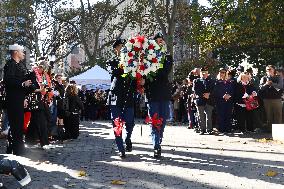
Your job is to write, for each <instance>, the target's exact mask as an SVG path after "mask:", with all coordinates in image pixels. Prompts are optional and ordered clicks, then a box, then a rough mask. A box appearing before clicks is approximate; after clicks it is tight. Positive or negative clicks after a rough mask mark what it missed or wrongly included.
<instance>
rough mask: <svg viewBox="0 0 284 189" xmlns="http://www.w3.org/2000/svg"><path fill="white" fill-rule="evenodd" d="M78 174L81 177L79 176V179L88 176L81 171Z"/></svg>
mask: <svg viewBox="0 0 284 189" xmlns="http://www.w3.org/2000/svg"><path fill="white" fill-rule="evenodd" d="M78 174H79V175H78V176H79V177H85V176H87V174H86V172H85V171H80V172H79V173H78Z"/></svg>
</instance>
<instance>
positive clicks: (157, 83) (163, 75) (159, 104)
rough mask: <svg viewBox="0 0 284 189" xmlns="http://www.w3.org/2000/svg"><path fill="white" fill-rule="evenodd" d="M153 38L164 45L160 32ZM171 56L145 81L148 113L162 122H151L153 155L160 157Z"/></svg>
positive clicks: (169, 96)
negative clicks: (158, 124) (154, 74)
mask: <svg viewBox="0 0 284 189" xmlns="http://www.w3.org/2000/svg"><path fill="white" fill-rule="evenodd" d="M154 40H156V42H157V43H158V44H159V45H164V43H165V41H164V37H163V35H162V34H161V33H158V34H156V35H155V37H154ZM172 66H173V58H172V56H171V55H166V56H165V61H164V62H163V68H162V69H159V70H158V71H157V73H156V76H155V77H154V79H153V81H150V80H149V79H147V80H146V82H145V89H146V100H147V101H148V114H149V116H150V117H151V118H152V119H153V117H155V115H157V119H160V120H161V119H162V124H161V125H160V126H158V127H156V126H155V125H153V124H152V132H151V134H152V143H153V147H154V157H155V158H160V157H161V143H162V138H163V133H164V128H165V126H166V120H167V118H168V116H169V103H170V100H171V84H170V83H169V79H168V77H169V74H170V72H171V70H172Z"/></svg>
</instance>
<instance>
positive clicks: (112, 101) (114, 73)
mask: <svg viewBox="0 0 284 189" xmlns="http://www.w3.org/2000/svg"><path fill="white" fill-rule="evenodd" d="M124 44H125V40H123V39H117V40H116V41H115V43H114V44H113V48H114V51H115V55H114V57H113V58H111V59H109V60H108V61H107V68H108V71H109V72H110V74H111V87H110V91H109V94H108V102H107V104H108V105H109V106H110V111H111V119H112V123H113V127H114V128H115V127H117V125H116V124H115V122H116V120H117V118H120V119H122V120H123V121H124V122H125V127H126V128H125V129H126V139H125V143H126V148H124V146H123V139H122V134H120V135H117V134H116V133H115V142H116V145H117V148H118V151H119V153H120V154H119V156H120V157H121V158H125V157H126V156H125V151H128V152H131V151H132V142H131V134H132V131H133V127H134V93H135V90H136V85H135V84H136V81H134V80H132V79H131V78H130V77H129V76H125V77H123V76H122V75H124V70H123V69H122V68H120V67H119V66H118V64H119V61H120V50H121V48H122V47H123V45H124Z"/></svg>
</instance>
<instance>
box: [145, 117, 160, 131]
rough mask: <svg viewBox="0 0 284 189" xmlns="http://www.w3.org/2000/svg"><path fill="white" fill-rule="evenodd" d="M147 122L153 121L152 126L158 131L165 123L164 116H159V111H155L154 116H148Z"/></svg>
mask: <svg viewBox="0 0 284 189" xmlns="http://www.w3.org/2000/svg"><path fill="white" fill-rule="evenodd" d="M145 122H146V123H151V124H152V127H154V128H156V129H157V130H158V131H160V130H161V126H162V123H163V118H160V119H159V118H158V113H154V115H153V117H152V118H151V117H149V116H147V117H146V119H145Z"/></svg>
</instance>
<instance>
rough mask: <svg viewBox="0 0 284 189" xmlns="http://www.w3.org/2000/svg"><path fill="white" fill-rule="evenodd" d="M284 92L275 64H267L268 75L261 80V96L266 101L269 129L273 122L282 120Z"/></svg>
mask: <svg viewBox="0 0 284 189" xmlns="http://www.w3.org/2000/svg"><path fill="white" fill-rule="evenodd" d="M282 92H283V80H282V78H280V77H279V76H277V75H276V70H275V67H274V66H273V65H268V66H266V76H263V77H262V78H261V80H260V96H261V98H262V99H263V103H264V109H265V113H266V119H267V129H268V131H271V130H272V124H280V123H281V122H282V102H281V96H282Z"/></svg>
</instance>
